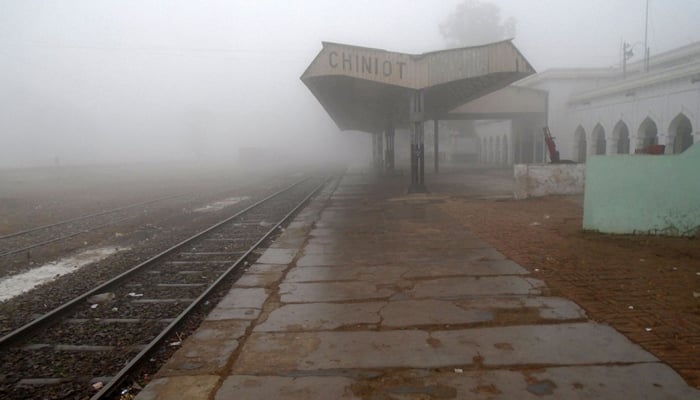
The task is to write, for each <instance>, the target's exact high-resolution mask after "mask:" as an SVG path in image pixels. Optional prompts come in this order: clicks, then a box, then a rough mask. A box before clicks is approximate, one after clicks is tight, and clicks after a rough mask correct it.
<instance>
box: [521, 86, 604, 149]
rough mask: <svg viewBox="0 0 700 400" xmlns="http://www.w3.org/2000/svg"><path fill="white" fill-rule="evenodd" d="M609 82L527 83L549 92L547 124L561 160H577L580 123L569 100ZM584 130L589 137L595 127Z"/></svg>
mask: <svg viewBox="0 0 700 400" xmlns="http://www.w3.org/2000/svg"><path fill="white" fill-rule="evenodd" d="M607 82H609V79H602V78H590V79H581V78H579V79H572V77H566V78H564V77H562V78H553V79H544V80H541V81H535V82H533V83H526V86H528V87H532V88H535V89H540V90H546V91H548V92H549V107H548V115H547V120H548V122H547V123H548V126H549V130H550V131H551V132H552V136H553V137H554V142H555V143H556V145H557V150H558V151H559V157H560V158H561V159H563V160H576V158H577V154H576V144H575V141H574V132H575V131H576V128H577V127H578V125H579V123H580V121H577V120H576V119H575V118H572V116H571V110H570V108H569V99H570V98H571V97H572V96H573V95H574V94H576V93H580V92H582V91H585V90H591V89H594V88H596V87H599V86H601V85H603V84H605V83H607ZM584 129H585V130H586V135H587V136H589V135H590V134H591V130H592V129H593V127H592V126H591V127H590V129H589V128H587V127H585V126H584Z"/></svg>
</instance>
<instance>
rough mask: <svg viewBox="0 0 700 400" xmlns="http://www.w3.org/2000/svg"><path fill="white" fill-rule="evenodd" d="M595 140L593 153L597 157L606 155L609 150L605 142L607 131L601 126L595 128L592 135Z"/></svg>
mask: <svg viewBox="0 0 700 400" xmlns="http://www.w3.org/2000/svg"><path fill="white" fill-rule="evenodd" d="M591 137H592V139H593V152H594V154H596V155H601V154H605V150H606V148H607V142H606V141H605V129H603V126H602V125H600V124H597V125H596V126H595V128H593V134H592V135H591Z"/></svg>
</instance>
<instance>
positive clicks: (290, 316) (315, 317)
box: [255, 302, 386, 332]
mask: <svg viewBox="0 0 700 400" xmlns="http://www.w3.org/2000/svg"><path fill="white" fill-rule="evenodd" d="M384 306H386V303H385V302H369V303H348V304H334V303H307V304H290V305H285V306H282V307H280V308H278V309H276V310H274V311H273V312H272V313H270V315H269V316H268V318H267V320H266V321H265V322H264V323H262V324H260V325H258V326H257V327H256V328H255V331H257V332H274V331H280V332H281V331H303V330H306V331H318V330H333V329H337V328H340V327H348V326H357V325H359V324H362V325H367V324H379V322H380V321H381V318H380V316H379V311H380V310H381V309H382V307H384Z"/></svg>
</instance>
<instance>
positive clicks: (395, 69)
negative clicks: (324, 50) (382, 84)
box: [328, 51, 406, 79]
mask: <svg viewBox="0 0 700 400" xmlns="http://www.w3.org/2000/svg"><path fill="white" fill-rule="evenodd" d="M328 65H329V66H330V67H331V68H333V69H339V70H342V71H343V72H354V73H357V74H366V75H374V76H381V77H384V78H390V77H397V76H398V78H399V79H403V78H404V75H405V72H406V63H405V62H403V61H391V60H386V59H380V58H379V57H376V56H371V55H361V54H356V53H346V52H344V51H342V52H337V51H331V52H330V53H328Z"/></svg>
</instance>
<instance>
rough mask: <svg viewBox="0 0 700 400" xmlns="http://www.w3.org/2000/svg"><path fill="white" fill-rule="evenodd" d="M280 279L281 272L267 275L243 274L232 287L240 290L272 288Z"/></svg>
mask: <svg viewBox="0 0 700 400" xmlns="http://www.w3.org/2000/svg"><path fill="white" fill-rule="evenodd" d="M281 279H282V273H281V272H275V273H272V272H271V273H267V274H251V273H248V272H247V273H245V274H243V276H241V277H240V278H238V280H237V281H236V284H235V285H234V286H235V287H241V288H254V287H259V288H265V287H266V288H269V287H272V286H276V285H277V282H279V281H280V280H281Z"/></svg>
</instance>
